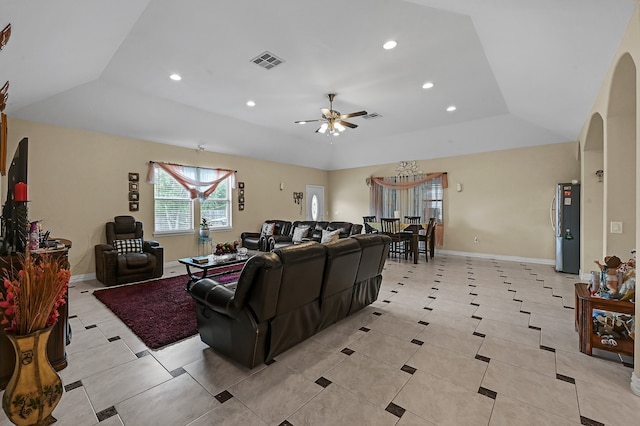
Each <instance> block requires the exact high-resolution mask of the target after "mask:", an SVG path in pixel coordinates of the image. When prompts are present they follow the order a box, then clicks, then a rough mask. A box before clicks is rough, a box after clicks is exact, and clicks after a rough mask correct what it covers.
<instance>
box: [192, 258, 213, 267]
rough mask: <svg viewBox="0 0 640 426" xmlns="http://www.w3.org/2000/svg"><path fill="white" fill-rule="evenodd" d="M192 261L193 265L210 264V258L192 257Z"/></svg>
mask: <svg viewBox="0 0 640 426" xmlns="http://www.w3.org/2000/svg"><path fill="white" fill-rule="evenodd" d="M191 260H192V261H193V263H197V264H198V265H203V264H205V263H208V262H209V256H196V257H192V258H191Z"/></svg>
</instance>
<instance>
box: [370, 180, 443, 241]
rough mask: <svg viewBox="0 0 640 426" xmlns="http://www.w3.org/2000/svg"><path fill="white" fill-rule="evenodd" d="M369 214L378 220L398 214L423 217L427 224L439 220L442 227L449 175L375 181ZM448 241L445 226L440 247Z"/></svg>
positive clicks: (439, 230) (439, 238)
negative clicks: (444, 241)
mask: <svg viewBox="0 0 640 426" xmlns="http://www.w3.org/2000/svg"><path fill="white" fill-rule="evenodd" d="M367 183H369V185H370V197H369V212H370V214H371V215H375V216H376V217H378V218H382V217H393V216H394V213H395V211H400V214H401V218H402V217H404V216H420V217H421V218H422V221H423V222H424V223H426V222H428V220H429V218H430V217H435V218H436V219H437V221H438V222H439V223H440V224H442V221H443V212H442V204H443V202H442V197H443V192H442V190H443V189H445V188H447V187H448V186H449V181H448V178H447V173H446V172H439V173H427V174H422V175H415V176H390V177H371V178H369V179H367ZM443 238H444V228H443V226H438V228H437V232H436V239H437V243H438V245H439V246H441V245H442V242H443Z"/></svg>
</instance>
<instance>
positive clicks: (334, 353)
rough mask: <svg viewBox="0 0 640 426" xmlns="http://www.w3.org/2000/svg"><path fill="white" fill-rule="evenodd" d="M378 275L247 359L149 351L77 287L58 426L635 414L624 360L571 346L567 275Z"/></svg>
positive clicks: (405, 424) (193, 349)
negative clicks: (291, 342) (347, 301)
mask: <svg viewBox="0 0 640 426" xmlns="http://www.w3.org/2000/svg"><path fill="white" fill-rule="evenodd" d="M183 272H184V271H183V270H182V268H181V267H174V268H169V269H168V270H167V271H166V275H176V274H182V273H183ZM383 277H384V281H383V284H382V289H381V292H380V296H379V299H378V301H376V302H375V303H374V304H373V305H371V306H369V307H367V308H365V309H363V310H362V311H361V312H359V313H358V314H356V315H354V316H352V317H350V318H347V319H345V320H343V321H341V322H340V323H338V324H335V325H333V326H332V327H329V328H328V329H326V330H324V331H322V332H321V333H319V334H317V335H316V336H314V337H312V338H311V339H308V340H307V341H305V342H303V343H302V344H300V345H298V346H296V347H294V348H293V349H291V350H289V351H287V352H286V353H284V354H282V355H280V356H278V357H277V358H276V362H274V363H273V364H270V365H268V366H267V365H261V366H259V367H257V368H254V369H253V370H248V369H246V368H244V367H241V366H238V365H237V364H235V363H233V362H232V361H230V360H228V359H226V358H224V357H222V356H220V355H218V354H216V353H215V352H214V351H212V350H211V349H210V348H208V346H207V345H205V344H204V343H202V342H201V341H200V339H199V337H198V336H194V337H192V338H189V339H186V340H184V341H181V342H179V343H176V344H174V345H171V346H168V347H166V348H164V349H161V350H157V351H154V350H149V349H148V348H147V347H146V346H145V345H144V344H143V343H142V342H141V341H140V340H139V339H138V338H137V337H136V336H135V335H134V334H133V333H132V332H131V331H130V330H129V329H128V328H127V327H125V326H124V325H123V324H122V323H121V322H120V320H118V318H117V317H115V316H114V315H113V314H112V313H111V311H109V310H108V309H107V308H105V307H104V305H102V303H100V302H99V301H98V300H96V299H95V297H94V296H93V295H92V292H93V290H95V289H98V288H103V287H102V285H101V284H100V283H98V282H97V281H87V282H78V283H73V284H72V288H71V289H70V301H71V302H70V315H71V316H72V319H71V320H70V321H71V326H72V329H73V340H72V343H71V345H69V346H68V347H67V352H68V359H69V366H68V367H67V368H66V369H64V370H62V371H61V372H60V375H61V377H62V379H63V382H64V384H65V389H66V392H65V393H64V395H63V397H62V401H61V402H60V404H59V405H58V407H57V408H56V410H55V412H54V415H55V416H56V417H57V418H58V423H57V424H58V425H70V426H83V425H94V424H98V423H99V424H100V425H104V426H119V425H127V426H129V425H131V426H146V425H149V426H152V425H153V426H163V425H171V426H181V425H189V426H204V425H213V424H215V425H256V426H258V425H260V426H264V425H294V426H301V425H398V426H409V425H411V426H426V425H431V426H433V425H456V426H458V425H491V426H497V425H509V426H513V425H579V424H587V425H599V424H606V425H625V426H626V425H631V424H637V423H638V419H639V418H640V397H637V396H635V395H633V394H632V393H631V391H630V389H629V382H630V378H631V372H632V369H631V368H630V367H629V363H631V362H633V360H632V359H630V358H628V357H623V358H622V359H621V358H620V357H617V356H616V355H613V354H609V353H602V352H600V353H599V355H601V357H596V356H594V357H589V356H587V355H584V354H581V353H580V352H579V351H578V334H577V333H576V331H575V330H574V325H573V318H574V310H573V308H574V306H573V305H574V299H573V294H574V293H573V284H574V282H575V281H576V279H577V277H576V276H573V275H564V274H558V273H556V272H554V271H553V269H552V267H550V266H545V265H536V264H524V263H519V262H507V261H498V260H490V259H479V258H467V257H458V256H450V255H449V256H448V255H438V256H437V257H436V258H435V259H433V260H432V261H430V262H428V263H425V262H424V260H423V259H421V263H419V264H417V265H414V264H412V263H410V262H406V261H404V260H396V259H390V260H389V261H388V262H387V264H386V266H385V271H384V274H383ZM167 320H168V321H170V319H167ZM622 361H624V363H623V362H622ZM625 363H626V365H625ZM8 424H9V422H8V421H7V420H6V418H5V417H4V413H3V412H0V426H5V425H8Z"/></svg>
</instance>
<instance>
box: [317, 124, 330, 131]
mask: <svg viewBox="0 0 640 426" xmlns="http://www.w3.org/2000/svg"><path fill="white" fill-rule="evenodd" d="M327 127H329V124H327V123H322V124H321V125H320V128H319V129H318V132H320V133H324V132H326V131H327Z"/></svg>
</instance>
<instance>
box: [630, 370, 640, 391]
mask: <svg viewBox="0 0 640 426" xmlns="http://www.w3.org/2000/svg"><path fill="white" fill-rule="evenodd" d="M631 392H633V393H634V394H635V395H638V396H640V378H638V376H636V372H635V371H634V372H632V373H631Z"/></svg>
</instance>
